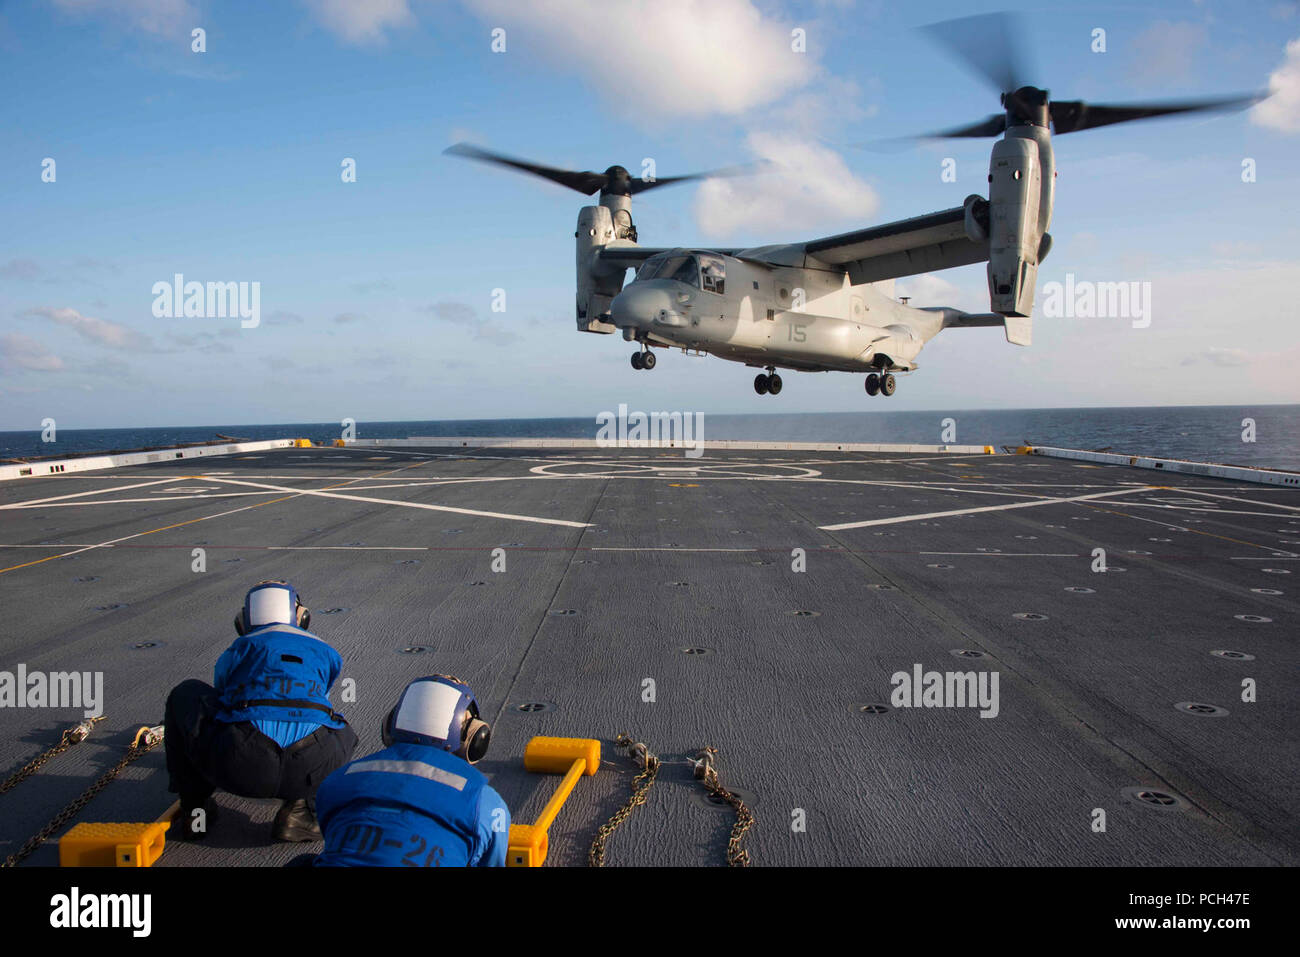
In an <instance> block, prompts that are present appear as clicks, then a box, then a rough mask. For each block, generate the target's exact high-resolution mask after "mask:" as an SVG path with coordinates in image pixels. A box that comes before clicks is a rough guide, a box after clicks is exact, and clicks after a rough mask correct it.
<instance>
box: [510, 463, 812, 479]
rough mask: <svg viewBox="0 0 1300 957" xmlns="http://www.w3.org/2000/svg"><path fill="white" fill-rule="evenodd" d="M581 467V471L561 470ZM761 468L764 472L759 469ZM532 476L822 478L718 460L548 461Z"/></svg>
mask: <svg viewBox="0 0 1300 957" xmlns="http://www.w3.org/2000/svg"><path fill="white" fill-rule="evenodd" d="M563 469H581V471H561V470H563ZM759 470H762V471H759ZM528 471H529V472H530V473H532V474H533V475H545V476H547V477H549V478H660V479H665V478H666V479H683V478H756V479H806V478H819V477H821V474H822V473H821V472H819V471H817V470H816V469H810V468H804V467H802V466H798V465H775V464H773V465H766V464H765V465H748V464H741V463H734V462H732V463H721V462H720V463H718V464H716V465H680V466H668V465H661V464H658V463H655V464H650V463H640V462H633V461H628V460H627V459H621V460H619V461H617V462H609V463H606V464H605V465H603V466H602V467H601V468H599V469H592V468H591V466H590V465H589V464H587V463H584V462H548V463H546V464H545V465H535V466H533V467H532V468H531V469H529V470H528Z"/></svg>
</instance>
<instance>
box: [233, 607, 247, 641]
mask: <svg viewBox="0 0 1300 957" xmlns="http://www.w3.org/2000/svg"><path fill="white" fill-rule="evenodd" d="M247 630H248V629H247V628H246V627H245V626H244V613H243V612H242V611H241V612H240V613H239V614H238V615H236V616H235V634H237V635H238V636H239V637H240V638H243V637H244V632H246V631H247Z"/></svg>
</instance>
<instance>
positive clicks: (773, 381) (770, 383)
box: [767, 372, 781, 395]
mask: <svg viewBox="0 0 1300 957" xmlns="http://www.w3.org/2000/svg"><path fill="white" fill-rule="evenodd" d="M767 391H768V392H769V393H771V394H772V395H780V394H781V377H780V376H779V375H777V374H776V373H775V372H773V373H772V374H771V375H770V376H768V377H767Z"/></svg>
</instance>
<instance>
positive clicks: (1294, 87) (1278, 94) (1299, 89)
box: [1250, 37, 1300, 133]
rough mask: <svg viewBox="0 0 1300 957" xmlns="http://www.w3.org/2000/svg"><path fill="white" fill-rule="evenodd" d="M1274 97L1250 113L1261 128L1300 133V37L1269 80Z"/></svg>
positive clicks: (1293, 42) (1289, 48) (1288, 49)
mask: <svg viewBox="0 0 1300 957" xmlns="http://www.w3.org/2000/svg"><path fill="white" fill-rule="evenodd" d="M1268 88H1269V91H1270V92H1271V93H1272V94H1273V95H1272V96H1270V97H1269V98H1268V99H1267V100H1265V101H1264V102H1263V103H1260V104H1258V105H1257V106H1255V108H1254V109H1252V110H1251V111H1250V118H1251V120H1252V121H1253V122H1254V123H1256V124H1257V125H1259V126H1266V127H1268V128H1269V129H1274V130H1281V131H1282V132H1283V133H1300V37H1298V38H1296V39H1295V40H1292V41H1291V42H1290V43H1288V44H1287V45H1286V59H1285V60H1283V61H1282V64H1281V65H1280V66H1279V67H1278V68H1277V69H1276V70H1274V71H1273V73H1272V74H1271V75H1270V76H1269V78H1268Z"/></svg>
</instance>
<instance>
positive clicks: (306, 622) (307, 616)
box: [295, 602, 311, 631]
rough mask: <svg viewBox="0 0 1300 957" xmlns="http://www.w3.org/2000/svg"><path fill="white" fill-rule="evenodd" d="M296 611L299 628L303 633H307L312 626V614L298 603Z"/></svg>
mask: <svg viewBox="0 0 1300 957" xmlns="http://www.w3.org/2000/svg"><path fill="white" fill-rule="evenodd" d="M295 611H296V612H297V614H298V627H299V628H301V629H302V630H303V631H306V630H307V629H308V627H309V626H310V625H311V612H310V611H309V610H308V608H307V606H306V605H304V604H303V603H302V602H298V607H297V608H296V609H295Z"/></svg>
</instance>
